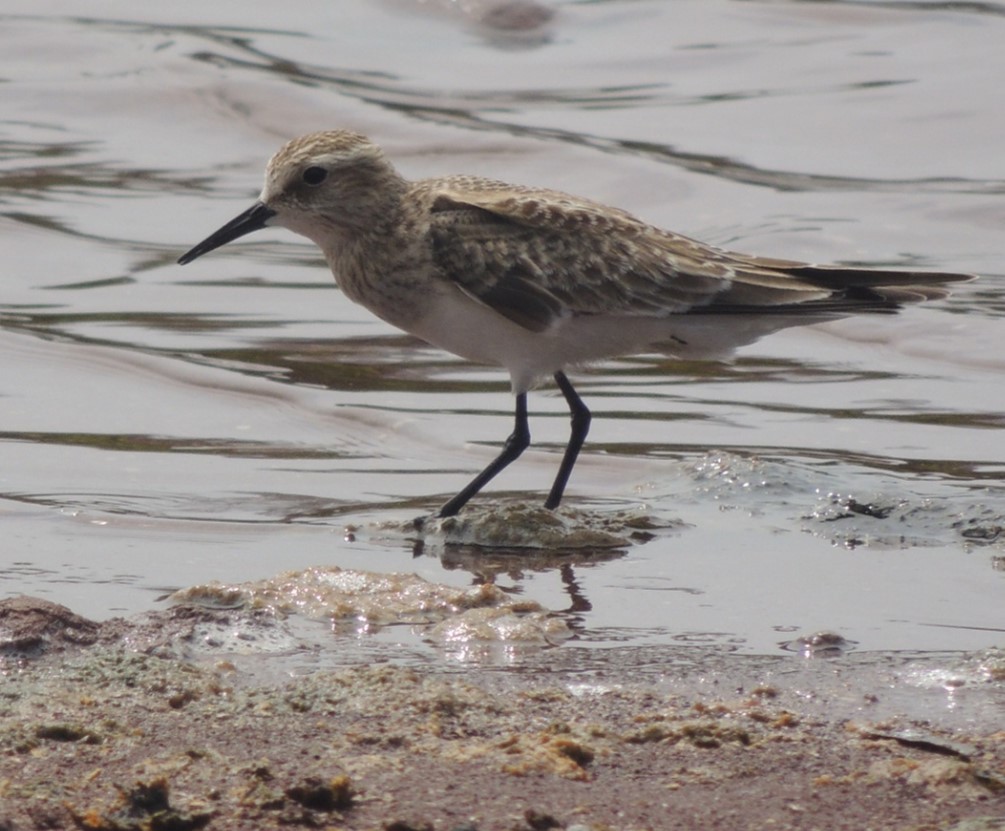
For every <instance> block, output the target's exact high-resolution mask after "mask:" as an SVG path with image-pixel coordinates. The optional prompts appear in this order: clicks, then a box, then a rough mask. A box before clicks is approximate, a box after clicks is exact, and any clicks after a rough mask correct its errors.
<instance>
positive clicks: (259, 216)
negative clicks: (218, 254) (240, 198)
mask: <svg viewBox="0 0 1005 831" xmlns="http://www.w3.org/2000/svg"><path fill="white" fill-rule="evenodd" d="M275 215H276V212H275V211H274V210H272V208H270V207H268V206H267V205H265V204H264V203H262V202H256V203H255V204H254V205H252V206H251V207H250V208H248V210H246V211H245V212H244V213H243V214H241V215H240V216H235V217H234V218H233V219H232V220H230V222H228V223H227V224H226V225H224V226H223V227H222V228H221V229H220V230H219V231H216V232H215V233H212V234H210V235H209V236H208V237H206V239H204V240H203V241H202V242H200V243H199V244H198V245H196V246H195V247H194V248H192V249H191V250H190V251H186V252H185V253H184V254H182V255H181V256H180V257H179V258H178V263H179V264H180V265H185V263H190V262H192V260H194V259H195V258H196V257H201V256H202V255H203V254H208V253H209V252H210V251H212V250H213V249H214V248H219V247H220V246H221V245H226V244H227V243H228V242H231V241H233V240H236V239H237V238H238V237H243V236H244V235H245V234H250V233H251V232H252V231H259V230H261V229H262V228H264V227H265V226H266V225H268V224H269V220H270V219H272V217H274V216H275Z"/></svg>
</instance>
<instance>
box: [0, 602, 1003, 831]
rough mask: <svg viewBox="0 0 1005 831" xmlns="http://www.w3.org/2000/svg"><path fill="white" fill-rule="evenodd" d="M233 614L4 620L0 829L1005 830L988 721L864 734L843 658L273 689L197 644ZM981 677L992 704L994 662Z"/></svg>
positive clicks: (16, 609)
mask: <svg viewBox="0 0 1005 831" xmlns="http://www.w3.org/2000/svg"><path fill="white" fill-rule="evenodd" d="M240 614H247V613H246V612H237V611H234V610H208V609H195V608H191V607H184V606H181V607H176V608H174V609H171V610H169V611H167V612H155V613H150V614H148V615H144V616H141V618H138V619H135V620H128V621H127V620H115V621H109V622H107V623H104V624H97V623H92V622H87V621H83V620H82V619H81V618H79V617H77V616H75V615H73V614H72V613H71V612H70V611H69V610H67V609H65V608H63V607H61V606H57V605H56V604H51V603H48V602H46V601H38V600H35V599H32V598H18V599H15V600H10V601H4V602H2V603H0V626H2V627H3V646H4V647H5V648H4V651H3V655H4V657H3V670H4V675H3V681H2V687H0V829H4V830H5V831H8V829H18V831H23V829H51V828H57V829H58V828H74V827H76V828H85V829H195V828H207V829H249V828H286V827H293V828H296V827H304V828H332V829H334V828H345V829H369V828H383V829H397V831H406V829H435V831H440V830H441V829H443V830H444V831H460V829H468V830H469V831H470V830H471V829H534V831H538V829H548V828H568V829H574V828H575V829H650V828H652V829H658V828H702V829H708V828H724V829H738V828H772V829H789V828H791V829H797V828H827V829H856V831H858V829H864V828H884V829H886V828H925V829H928V828H932V829H937V828H946V829H948V828H954V827H955V828H964V827H966V828H973V829H980V828H986V829H990V828H997V827H1000V826H999V825H996V824H995V823H996V822H997V820H995V819H994V818H995V817H1002V816H1005V729H1003V724H1002V722H1001V720H1000V718H997V719H996V718H994V717H977V718H972V719H964V720H963V721H964V722H965V724H964V726H956V727H953V728H947V727H940V726H939V725H937V724H932V723H927V724H923V723H920V722H919V720H918V719H916V718H915V719H907V718H904V717H898V716H897V715H896V714H892V715H891V714H889V713H888V712H886V711H882V709H877V710H876V711H875V716H874V717H872V718H870V717H869V715H868V712H869V707H870V706H873V705H874V704H875V703H878V702H879V699H880V698H881V697H882V696H884V695H885V694H886V691H885V690H884V689H882V685H881V684H880V683H879V682H878V680H877V679H878V676H876V675H875V674H873V673H863V674H859V675H857V674H856V673H855V672H851V671H846V672H844V673H839V672H838V670H837V669H836V667H837V666H838V664H836V663H835V664H831V665H830V667H831V668H829V667H828V665H827V664H822V663H821V662H817V666H823V669H821V670H818V671H817V670H814V671H811V672H810V673H809V674H807V673H806V672H804V671H799V672H794V673H792V674H791V678H790V679H789V680H788V681H787V680H786V677H787V676H786V673H785V672H781V673H778V672H776V673H774V674H773V675H771V673H768V672H766V671H764V669H763V667H766V666H768V664H763V663H762V664H756V663H755V664H746V663H744V662H743V661H742V660H741V659H740V658H739V656H726V658H725V659H723V658H722V657H721V656H720V657H719V658H717V659H714V660H713V659H709V660H708V661H707V665H706V662H703V661H701V660H695V661H694V662H693V663H691V664H689V665H688V666H682V667H679V668H677V669H674V668H673V667H672V665H671V664H669V663H667V664H666V665H665V666H664V667H663V668H662V669H659V670H658V671H654V653H649V654H648V657H647V659H646V660H645V661H641V660H640V661H639V663H638V665H637V667H636V669H637V671H636V672H631V671H629V669H630V668H629V667H628V666H624V665H622V666H620V667H615V666H613V665H610V666H609V667H608V669H607V670H601V669H598V668H599V667H601V666H602V662H601V661H599V660H598V659H597V658H596V656H595V657H594V659H593V662H592V664H590V665H589V666H586V665H584V664H583V663H581V662H578V661H577V660H576V658H577V655H576V653H575V651H574V650H571V649H569V648H568V647H558V648H554V649H551V650H544V651H542V652H541V654H540V655H539V657H538V659H536V660H530V661H528V662H527V663H526V664H524V665H522V666H520V667H508V668H500V667H498V666H496V667H485V666H477V665H476V666H464V665H462V666H458V665H453V666H451V665H450V664H449V663H447V662H443V661H430V662H429V664H428V665H426V666H401V665H394V664H393V663H392V662H390V661H389V662H388V663H386V664H383V665H380V664H376V663H370V664H368V665H365V664H357V665H353V666H342V667H338V668H329V669H319V670H318V671H315V672H311V673H309V674H305V675H300V676H292V675H290V674H286V676H285V677H281V675H282V674H279V675H280V677H279V678H278V680H277V674H276V673H271V674H270V673H269V672H265V673H260V672H258V671H257V670H256V666H258V665H261V664H267V663H268V662H269V661H270V656H269V655H268V654H263V655H255V656H253V657H252V658H250V659H249V657H248V656H245V657H244V658H235V659H233V660H231V659H230V658H228V657H227V653H226V652H225V651H219V652H218V653H217V654H214V652H213V650H212V649H209V648H206V645H205V643H203V644H202V646H200V647H199V648H198V649H196V648H195V646H196V645H195V644H194V640H195V639H196V638H197V634H196V633H203V632H205V631H206V628H205V627H206V626H207V625H210V624H212V625H214V626H216V627H218V628H219V629H221V630H222V629H225V628H226V627H227V626H228V625H236V617H235V616H237V615H240ZM267 620H268V619H267V618H262V619H261V620H260V621H258V622H259V623H261V625H262V628H263V629H264V628H267V627H268V626H271V625H272V624H270V623H268V622H267ZM241 625H242V626H245V627H247V625H248V621H247V619H246V618H245V619H243V620H242V621H241ZM198 637H203V636H202V635H201V634H200V635H198ZM333 637H334V636H333ZM336 640H337V639H336ZM588 652H589V650H583V653H582V654H581V655H580V656H579V657H583V656H584V655H585V654H586V653H588ZM781 660H782V661H785V662H794V663H791V666H799V667H803V666H806V662H805V661H804V660H803V659H799V658H784V659H781ZM713 663H714V664H715V665H716V669H715V676H716V677H715V683H714V684H711V685H706V686H703V682H704V681H705V680H707V678H703V677H702V673H703V672H705V673H709V672H712V669H711V665H712V664H713ZM771 665H772V666H776V667H777V666H780V664H778V663H777V662H775V663H773V664H771ZM782 665H785V666H788V665H790V664H782ZM703 666H704V669H703V668H702V667H703ZM987 666H988V667H990V669H989V670H988V675H987V676H986V678H985V683H986V684H987V685H990V687H989V688H993V689H994V690H996V691H997V692H996V693H995V694H996V695H997V698H996V699H994V700H997V701H998V702H999V703H1000V700H1001V686H1002V684H1003V678H1005V670H1003V663H1002V659H1001V656H1000V655H998V656H995V657H994V658H993V660H990V662H989V663H987ZM731 667H732V668H731ZM757 667H761V669H758V668H757ZM769 676H770V679H771V680H769V681H765V680H763V679H765V678H768V677H769ZM838 677H839V682H838V684H837V685H836V686H830V682H828V680H827V679H828V678H832V679H833V678H838ZM759 678H760V679H762V680H760V681H758V679H759ZM813 678H815V679H817V681H816V683H817V684H818V685H819V687H820V688H819V689H810V688H808V686H807V682H808V680H811V679H813ZM856 679H857V682H858V687H856ZM870 697H872V698H870ZM849 701H854V702H855V706H853V707H849V706H848V702H849ZM992 703H993V702H992ZM832 704H833V706H832ZM982 712H984V711H982ZM986 712H989V713H992V714H993V713H994V712H996V710H995V709H994V707H992V708H990V709H989V710H987V711H986ZM997 712H998V713H999V715H1000V712H1001V710H1000V709H999V710H997ZM964 820H972V821H973V823H972V824H969V825H965V824H963V822H964Z"/></svg>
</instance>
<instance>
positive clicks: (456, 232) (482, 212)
mask: <svg viewBox="0 0 1005 831" xmlns="http://www.w3.org/2000/svg"><path fill="white" fill-rule="evenodd" d="M270 225H279V226H282V227H284V228H288V229H290V230H291V231H295V232H296V233H298V234H302V235H303V236H305V237H308V238H309V239H311V240H313V241H314V242H315V243H316V244H317V245H318V246H319V247H320V248H321V250H322V251H323V252H324V255H325V257H326V259H327V260H328V264H329V265H330V266H331V269H332V271H333V272H334V274H335V277H336V280H337V281H338V284H339V286H340V287H341V289H342V291H343V292H344V293H345V294H346V295H348V297H349V298H350V299H352V300H354V301H356V302H357V303H361V304H362V305H364V306H366V307H367V308H368V309H370V310H371V311H372V312H373V313H374V314H376V315H378V316H379V317H381V318H383V319H384V320H386V321H387V322H388V323H391V324H393V325H394V326H397V327H399V328H401V329H404V330H405V331H406V332H410V333H412V334H414V335H417V336H418V337H420V338H423V339H424V340H426V341H429V342H430V343H432V344H435V345H437V346H440V347H442V348H443V349H446V350H448V351H449V352H453V353H455V354H457V355H460V356H461V357H464V358H467V359H469V360H472V361H476V362H479V363H486V364H496V365H501V366H504V367H505V368H506V369H508V370H509V373H510V378H511V380H512V386H513V392H514V394H515V395H516V427H515V429H514V430H513V434H512V435H511V436H510V437H509V438H508V439H507V440H506V443H505V445H504V447H503V449H502V452H501V453H500V454H499V456H498V457H497V458H496V459H495V460H494V461H493V462H492V463H491V464H489V466H488V467H486V468H485V470H483V471H482V472H481V473H480V474H479V475H478V476H477V477H475V479H474V480H473V481H472V482H471V483H470V484H469V485H468V486H467V487H465V488H464V489H463V490H461V491H460V493H458V494H457V495H456V496H455V497H454V498H453V499H451V500H449V501H448V502H447V503H446V504H445V505H444V506H443V507H442V508H441V509H440V511H439V516H441V517H447V516H452V515H453V514H456V513H457V512H458V511H459V510H460V509H461V508H462V507H463V506H464V505H465V504H466V503H467V501H468V500H469V499H470V498H471V497H472V496H474V495H475V494H476V493H478V491H479V490H481V488H482V487H483V486H484V485H485V484H486V483H487V482H488V481H489V480H490V479H492V478H493V477H494V476H495V475H496V474H497V473H499V471H500V470H502V469H503V468H504V467H506V466H507V465H508V464H509V463H510V462H512V461H513V460H514V459H516V458H517V457H518V456H519V455H520V454H521V453H522V452H523V451H524V450H525V449H526V447H527V446H528V445H529V444H530V432H529V429H528V425H527V390H528V389H529V388H530V387H531V386H532V384H533V383H534V382H535V381H537V380H539V379H540V378H542V377H544V376H547V375H551V376H552V377H554V379H555V381H556V383H557V384H558V387H559V389H560V390H561V391H562V394H563V395H564V396H565V400H566V401H567V402H568V405H569V409H570V411H571V414H572V435H571V437H570V439H569V443H568V446H567V447H566V449H565V455H564V457H563V459H562V463H561V465H560V467H559V471H558V475H557V477H556V478H555V482H554V485H553V486H552V488H551V492H550V494H549V495H548V498H547V500H546V501H545V506H546V507H548V508H554V507H556V506H557V505H558V504H559V502H560V501H561V499H562V494H563V492H564V490H565V486H566V483H567V481H568V479H569V474H570V473H571V472H572V468H573V465H574V464H575V462H576V456H577V455H578V453H579V450H580V448H581V447H582V444H583V441H584V440H585V438H586V433H587V430H588V429H589V424H590V412H589V410H588V409H587V408H586V406H585V405H584V404H583V402H582V401H581V400H580V398H579V396H578V395H577V394H576V391H575V390H574V389H573V387H572V384H570V383H569V380H568V378H566V376H565V368H566V367H568V366H570V365H576V364H581V363H584V362H589V361H596V360H599V359H602V358H607V357H612V356H615V355H623V354H629V353H633V352H639V351H643V350H650V351H662V352H666V353H667V354H671V355H675V356H679V357H686V358H708V357H714V356H721V355H724V354H728V353H729V352H730V351H732V350H733V349H734V348H735V347H737V346H742V345H744V344H748V343H751V342H753V341H754V340H756V339H757V338H758V337H760V336H761V335H764V334H767V333H769V332H773V331H776V330H778V329H783V328H785V327H787V326H794V325H798V324H804V323H810V322H813V321H817V320H821V319H827V318H828V317H831V318H833V317H837V316H841V315H846V314H851V313H855V312H877V311H892V310H895V309H896V308H898V307H899V306H900V304H902V303H910V302H915V301H920V300H929V299H932V298H938V297H943V296H945V295H946V293H947V292H946V289H945V288H944V287H943V286H944V284H946V283H953V282H959V281H962V280H968V279H971V278H970V277H969V275H963V274H947V273H940V272H924V271H885V270H882V271H881V270H868V269H860V268H850V267H844V266H816V265H807V264H804V263H798V262H792V261H788V260H775V259H765V258H760V257H750V256H746V255H743V254H734V253H730V252H727V251H723V250H720V249H716V248H712V247H710V246H707V245H704V244H702V243H700V242H697V241H695V240H692V239H688V238H687V237H684V236H681V235H679V234H675V233H673V232H671V231H664V230H661V229H659V228H655V227H653V226H651V225H647V224H646V223H644V222H642V221H641V220H639V219H636V218H635V217H634V216H632V215H630V214H628V213H625V212H624V211H620V210H617V209H615V208H609V207H607V206H605V205H601V204H599V203H597V202H591V201H589V200H586V199H580V198H577V197H574V196H569V195H567V194H564V193H558V192H556V191H551V190H543V189H538V188H528V187H518V186H515V185H507V184H504V183H502V182H496V181H491V180H487V179H479V178H474V177H469V176H449V177H444V178H439V179H423V180H421V181H417V182H409V181H407V180H406V179H404V178H402V176H400V175H399V174H398V172H397V171H396V170H395V169H394V167H392V166H391V164H390V163H389V162H388V161H387V160H386V159H385V157H384V155H383V153H382V152H381V150H380V148H378V147H377V146H376V145H375V144H373V143H372V142H371V141H369V140H368V139H367V138H365V137H364V136H361V135H358V134H356V133H351V132H347V131H342V130H339V131H333V132H324V133H313V134H311V135H307V136H303V137H301V138H298V139H295V140H293V141H291V142H289V143H288V144H287V145H286V146H285V147H283V148H282V149H281V150H280V151H279V152H278V153H277V154H276V155H275V156H273V158H272V159H271V161H270V162H269V165H268V169H267V171H266V177H265V187H264V188H263V190H262V194H261V198H260V201H259V202H257V203H256V204H255V205H253V206H252V207H251V208H250V209H248V210H247V211H245V212H244V213H243V214H241V215H240V216H238V217H236V218H235V219H234V220H232V221H231V222H229V223H228V224H226V225H224V226H223V227H222V228H221V229H220V230H219V231H217V232H216V233H215V234H212V235H211V236H210V237H208V238H207V239H205V240H203V241H202V242H201V243H199V244H198V245H197V246H195V247H194V248H193V249H192V250H191V251H189V252H187V253H186V254H185V255H184V256H182V257H181V258H180V259H179V262H180V263H183V264H184V263H188V262H190V261H192V260H194V259H195V258H196V257H199V256H201V255H202V254H205V253H206V252H208V251H212V250H213V249H214V248H217V247H219V246H221V245H223V244H224V243H227V242H230V241H231V240H234V239H237V238H238V237H240V236H243V235H244V234H247V233H250V232H251V231H256V230H258V229H260V228H263V227H265V226H270Z"/></svg>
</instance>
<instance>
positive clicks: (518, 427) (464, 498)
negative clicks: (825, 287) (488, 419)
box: [437, 376, 582, 517]
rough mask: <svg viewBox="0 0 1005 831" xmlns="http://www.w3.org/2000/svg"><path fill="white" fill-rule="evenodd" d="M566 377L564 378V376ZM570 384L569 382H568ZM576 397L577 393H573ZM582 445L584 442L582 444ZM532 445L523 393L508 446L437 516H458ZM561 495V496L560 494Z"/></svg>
mask: <svg viewBox="0 0 1005 831" xmlns="http://www.w3.org/2000/svg"><path fill="white" fill-rule="evenodd" d="M563 377H564V376H563ZM566 383H568V381H566ZM573 395H575V393H573ZM580 444H582V442H580ZM529 445H530V428H529V427H528V426H527V393H525V392H521V393H520V394H519V395H517V397H516V424H515V425H514V427H513V432H512V434H511V435H510V437H509V438H508V439H506V444H504V445H503V449H502V452H501V453H500V454H499V455H498V456H496V458H495V460H494V461H493V462H492V463H491V464H490V465H489V466H488V467H487V468H485V470H483V471H482V472H481V473H479V474H478V475H477V476H476V477H475V478H474V479H473V480H472V481H471V484H469V485H468V486H467V487H466V488H464V490H462V491H461V492H460V493H459V494H457V496H455V497H454V498H453V499H451V500H450V501H449V502H447V504H446V505H444V506H443V507H442V508H440V510H439V513H437V516H439V517H448V516H453V515H454V514H456V513H457V512H458V511H459V510H460V509H461V508H463V507H464V506H465V505H467V503H468V500H469V499H471V497H472V496H474V495H475V494H476V493H478V491H480V490H481V489H482V488H484V487H485V485H486V484H488V482H489V481H490V480H491V479H492V478H493V477H494V476H495V475H496V474H497V473H499V471H500V470H502V469H503V468H504V467H506V465H508V464H510V462H513V461H515V460H516V459H517V458H518V457H519V456H520V454H521V453H523V451H524V450H526V449H527V447H528V446H529ZM559 495H561V494H559Z"/></svg>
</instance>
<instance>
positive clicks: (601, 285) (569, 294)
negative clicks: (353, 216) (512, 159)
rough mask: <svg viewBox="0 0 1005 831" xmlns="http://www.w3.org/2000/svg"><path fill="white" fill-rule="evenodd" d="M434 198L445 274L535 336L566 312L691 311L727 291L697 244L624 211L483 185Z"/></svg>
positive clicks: (443, 187) (720, 268) (450, 189)
mask: <svg viewBox="0 0 1005 831" xmlns="http://www.w3.org/2000/svg"><path fill="white" fill-rule="evenodd" d="M437 194H438V195H437V196H436V198H435V199H434V201H433V203H432V213H431V216H432V227H431V235H432V243H433V252H434V258H435V261H436V264H437V266H438V268H439V269H440V271H441V273H442V274H444V275H445V276H446V277H447V278H448V279H450V280H452V281H454V282H455V283H457V285H459V286H460V287H461V288H463V289H464V290H465V291H466V292H468V293H469V294H471V295H472V296H474V297H476V298H478V299H479V300H481V301H482V302H483V303H485V304H487V305H489V306H491V307H492V308H494V309H495V310H496V311H498V312H499V313H500V314H503V315H505V316H506V317H508V318H510V319H511V320H513V321H514V322H516V323H518V324H520V325H521V326H524V327H525V328H528V329H531V330H534V331H540V330H542V329H546V328H547V327H548V326H549V325H550V324H551V323H552V322H553V321H554V320H556V319H557V318H560V317H564V316H568V315H582V314H601V313H607V314H615V313H621V314H626V315H650V316H654V315H666V314H672V313H675V312H677V313H679V312H686V311H687V310H689V309H691V308H693V307H695V306H702V305H706V304H708V303H710V302H711V301H712V299H713V298H714V297H715V295H716V294H718V293H719V292H722V291H723V290H725V289H727V288H728V287H729V284H730V278H731V273H730V269H729V267H728V266H727V265H726V264H725V263H719V262H715V261H714V260H713V259H710V258H709V257H708V256H707V255H706V256H703V252H702V250H700V248H699V247H698V244H697V243H693V242H691V241H690V240H686V239H685V238H683V237H679V238H678V237H676V236H672V235H669V234H666V233H665V232H662V231H659V230H658V229H655V228H652V227H650V226H648V225H646V224H644V223H643V222H641V221H639V220H637V219H635V218H634V217H631V216H630V215H628V214H625V213H623V212H621V211H616V210H614V209H610V208H605V207H603V206H600V205H596V204H593V203H589V202H585V201H583V200H577V199H573V198H572V197H569V196H566V195H564V194H560V193H555V192H552V191H541V190H533V191H531V190H523V189H520V188H516V187H513V186H505V185H502V184H501V183H495V182H486V181H484V180H468V179H459V180H457V179H455V180H444V182H443V183H442V184H439V186H438V187H437Z"/></svg>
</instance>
